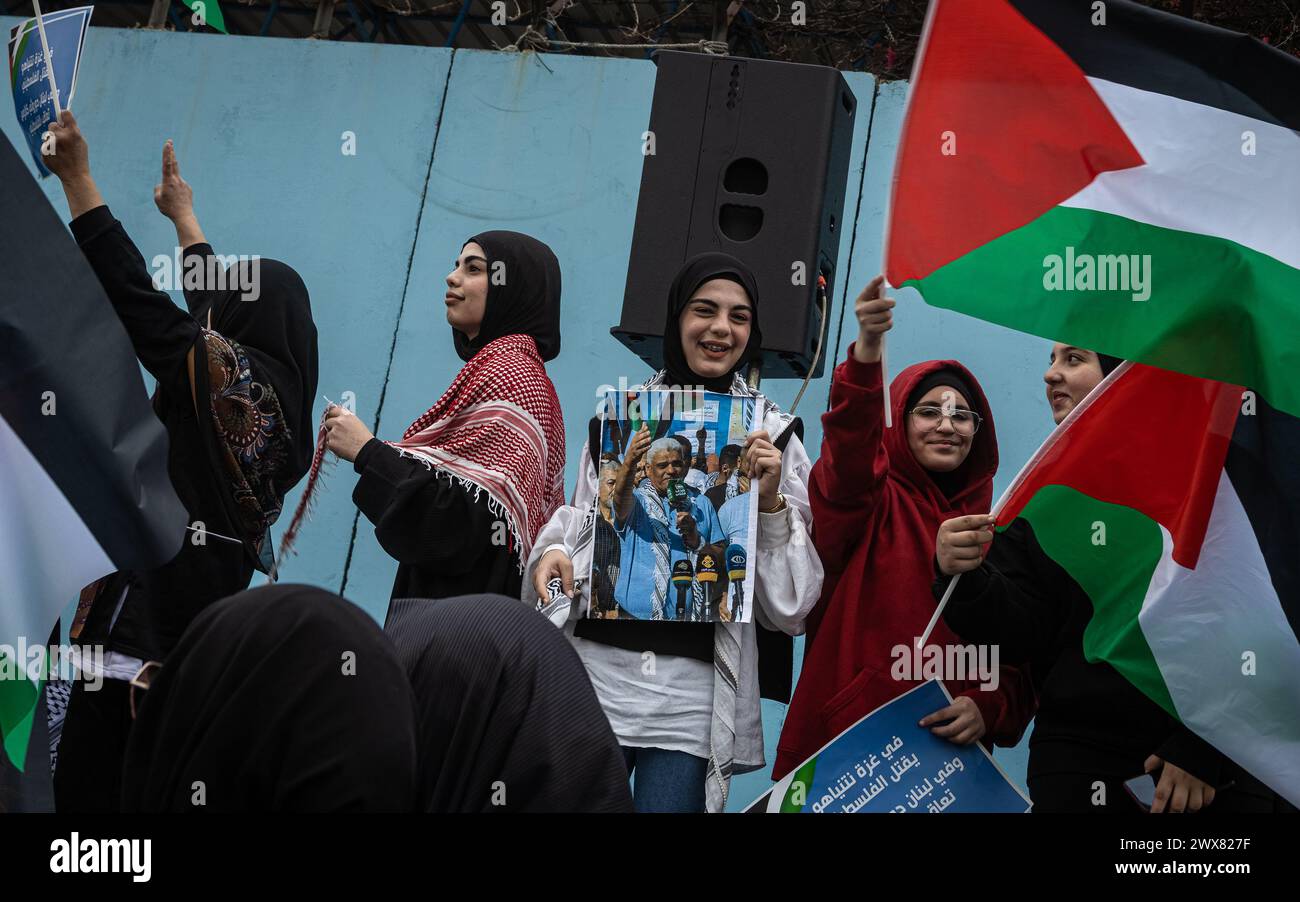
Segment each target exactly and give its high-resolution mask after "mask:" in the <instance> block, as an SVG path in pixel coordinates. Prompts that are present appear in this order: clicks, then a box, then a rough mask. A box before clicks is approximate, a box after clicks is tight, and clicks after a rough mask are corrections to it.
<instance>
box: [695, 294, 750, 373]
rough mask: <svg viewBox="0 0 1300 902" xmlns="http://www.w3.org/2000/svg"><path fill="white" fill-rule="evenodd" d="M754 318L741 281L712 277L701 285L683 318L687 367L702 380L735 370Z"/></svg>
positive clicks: (747, 340) (743, 351) (747, 342)
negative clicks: (738, 282)
mask: <svg viewBox="0 0 1300 902" xmlns="http://www.w3.org/2000/svg"><path fill="white" fill-rule="evenodd" d="M753 321H754V306H753V304H752V303H750V300H749V295H748V294H746V293H745V289H744V288H743V287H741V286H740V285H739V284H737V283H736V282H733V281H731V280H730V279H710V280H709V281H707V282H705V283H703V284H702V285H700V287H699V288H697V289H695V293H694V294H692V295H691V299H690V300H689V301H687V302H686V308H685V309H684V310H683V311H682V315H681V320H680V323H681V338H682V351H683V352H684V353H685V355H686V364H687V366H689V367H690V368H691V371H692V372H694V373H695V374H696V375H697V376H699V377H700V378H702V379H717V378H720V377H722V376H725V375H727V374H728V373H730V372H732V371H733V370H734V369H735V368H736V364H737V363H738V362H739V361H740V357H741V355H742V354H744V353H745V347H746V346H747V345H748V344H749V333H750V330H751V329H752V328H753Z"/></svg>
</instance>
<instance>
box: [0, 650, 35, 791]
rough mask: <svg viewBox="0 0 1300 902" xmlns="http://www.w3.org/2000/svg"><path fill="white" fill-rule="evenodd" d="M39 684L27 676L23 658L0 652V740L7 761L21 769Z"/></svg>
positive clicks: (23, 764)
mask: <svg viewBox="0 0 1300 902" xmlns="http://www.w3.org/2000/svg"><path fill="white" fill-rule="evenodd" d="M39 694H40V686H39V685H37V684H35V683H33V682H32V681H31V680H30V679H28V678H27V675H26V672H25V670H24V669H23V662H21V661H15V660H13V659H12V658H10V657H9V656H8V655H5V654H4V653H2V652H0V744H3V746H4V750H5V754H6V755H7V756H8V757H9V761H10V762H11V763H12V764H13V765H14V767H16V768H18V770H20V771H21V770H22V769H23V767H24V766H25V765H26V763H27V743H28V740H30V739H31V735H32V722H33V719H34V718H35V716H36V699H37V696H38V695H39Z"/></svg>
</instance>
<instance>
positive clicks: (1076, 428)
mask: <svg viewBox="0 0 1300 902" xmlns="http://www.w3.org/2000/svg"><path fill="white" fill-rule="evenodd" d="M1297 447H1300V420H1296V419H1295V418H1294V417H1290V416H1287V415H1285V414H1281V413H1279V412H1277V411H1275V410H1273V409H1272V408H1270V407H1269V406H1268V405H1267V404H1266V403H1264V401H1263V400H1262V399H1260V398H1258V397H1257V396H1256V395H1255V394H1254V393H1253V392H1244V393H1243V391H1242V389H1241V388H1239V387H1236V386H1232V385H1227V384H1225V383H1220V382H1211V381H1208V380H1203V379H1197V378H1194V377H1191V376H1184V375H1181V374H1178V373H1173V372H1169V371H1167V370H1160V369H1155V368H1153V367H1147V366H1140V365H1135V364H1131V363H1125V364H1123V365H1122V366H1120V368H1119V369H1117V370H1116V371H1115V372H1114V373H1112V374H1111V375H1110V377H1109V378H1107V379H1106V380H1105V381H1104V382H1103V383H1102V384H1101V385H1100V386H1098V387H1097V389H1095V390H1094V391H1093V392H1092V394H1091V395H1089V396H1088V398H1087V399H1086V400H1085V401H1084V402H1083V403H1082V404H1080V405H1079V406H1078V407H1077V408H1076V409H1075V410H1073V411H1072V412H1071V413H1070V416H1069V417H1067V418H1066V420H1065V421H1064V422H1063V423H1062V424H1061V425H1060V426H1059V427H1057V429H1056V430H1055V431H1053V433H1052V434H1051V436H1050V437H1049V438H1048V439H1047V441H1046V442H1045V443H1044V444H1043V446H1042V448H1040V449H1039V450H1038V452H1037V453H1036V454H1035V455H1034V457H1033V458H1031V459H1030V461H1029V463H1028V464H1026V466H1025V468H1024V469H1023V470H1022V471H1021V473H1020V474H1019V475H1018V476H1017V477H1016V479H1015V481H1014V482H1013V483H1012V485H1011V487H1010V488H1009V489H1008V490H1007V493H1006V495H1005V496H1004V498H1003V500H1002V501H1001V502H1000V503H999V505H998V506H997V508H995V510H994V513H995V515H996V517H997V522H998V529H999V530H1002V529H1005V528H1006V527H1007V526H1008V525H1009V524H1010V523H1011V522H1012V521H1013V520H1015V519H1016V518H1018V517H1020V518H1024V519H1025V520H1026V521H1028V525H1029V527H1030V528H1031V529H1032V530H1033V532H1034V536H1035V538H1036V539H1037V540H1038V543H1039V545H1040V546H1041V547H1042V549H1043V551H1044V552H1045V553H1046V554H1047V555H1048V556H1049V557H1051V558H1052V559H1053V560H1055V561H1056V562H1057V563H1058V564H1060V565H1061V567H1062V568H1063V569H1064V570H1065V571H1066V573H1067V574H1069V576H1070V577H1072V578H1073V579H1074V580H1075V582H1077V583H1078V585H1079V587H1080V588H1081V589H1082V590H1083V591H1084V592H1085V593H1086V594H1087V595H1088V597H1089V598H1090V599H1091V600H1092V604H1093V609H1094V613H1093V618H1092V620H1091V622H1090V623H1089V625H1088V627H1087V629H1086V631H1085V632H1084V653H1085V655H1086V656H1087V658H1088V660H1090V661H1106V662H1108V663H1110V664H1111V665H1112V666H1113V667H1114V668H1115V669H1116V670H1118V671H1119V672H1120V673H1121V674H1123V675H1124V677H1125V678H1126V679H1128V680H1129V682H1131V683H1132V684H1133V685H1134V686H1136V687H1137V688H1138V689H1140V690H1142V692H1143V693H1145V694H1146V695H1147V696H1148V697H1149V698H1151V699H1152V700H1153V701H1155V702H1156V703H1157V704H1159V705H1160V706H1161V707H1163V708H1164V709H1165V710H1166V711H1168V712H1169V713H1170V714H1172V715H1173V716H1174V717H1177V718H1178V719H1179V720H1181V721H1182V723H1184V724H1185V725H1186V726H1187V727H1188V728H1190V729H1191V730H1192V731H1194V732H1195V733H1197V734H1198V735H1200V736H1201V737H1202V738H1204V739H1205V740H1206V741H1208V742H1209V743H1210V744H1212V745H1214V746H1215V747H1216V748H1217V749H1218V750H1219V751H1221V752H1223V753H1224V754H1225V755H1227V756H1228V757H1230V758H1232V759H1233V760H1234V761H1236V762H1237V763H1238V764H1240V765H1241V766H1242V767H1244V768H1246V770H1248V771H1250V772H1251V773H1252V774H1254V775H1255V776H1256V777H1258V778H1259V779H1260V780H1262V781H1264V782H1265V783H1267V784H1268V785H1269V786H1271V787H1272V788H1273V789H1274V790H1276V791H1277V792H1278V793H1280V794H1281V795H1282V796H1284V797H1285V798H1287V799H1289V800H1290V801H1291V802H1293V803H1295V804H1300V642H1298V641H1297V638H1296V637H1297V634H1298V632H1300V555H1298V554H1297V546H1298V544H1300V542H1298V540H1297V535H1300V532H1298V531H1297V530H1300V465H1298V464H1297V463H1296V450H1295V449H1296V448H1297Z"/></svg>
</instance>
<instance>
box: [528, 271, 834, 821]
mask: <svg viewBox="0 0 1300 902" xmlns="http://www.w3.org/2000/svg"><path fill="white" fill-rule="evenodd" d="M666 308H667V309H666V314H665V326H664V345H663V346H664V369H662V370H660V371H659V372H658V373H656V374H655V375H654V376H653V377H652V378H651V379H650V380H649V381H647V382H646V383H645V386H644V387H645V388H646V389H663V388H669V387H672V386H681V387H703V388H705V389H708V390H709V391H716V392H728V393H731V394H733V395H743V396H754V395H755V392H753V391H751V390H750V389H749V388H748V387H747V385H746V384H745V380H744V379H743V378H742V376H741V374H740V370H741V368H742V367H743V366H744V365H745V364H747V363H749V362H751V361H754V360H757V359H758V356H759V350H760V348H761V346H762V333H761V332H760V331H759V328H758V315H759V306H758V284H757V281H756V280H755V278H754V275H753V273H752V272H751V271H750V269H749V268H748V267H747V266H745V264H744V263H742V262H741V261H739V260H737V259H735V258H734V257H731V256H729V255H727V254H720V253H708V254H701V255H699V256H696V257H693V258H691V259H690V260H687V261H686V262H685V263H684V264H683V265H682V268H681V269H680V270H679V271H678V273H677V275H676V277H675V278H674V279H673V282H672V286H671V288H670V289H669V293H668V303H667V305H666ZM758 397H759V398H760V405H761V406H760V411H759V422H760V423H761V426H760V429H759V430H758V431H756V432H754V433H752V434H751V435H750V436H749V437H748V439H747V440H746V443H745V448H744V452H745V457H746V459H747V461H748V464H749V468H750V475H751V486H752V489H751V490H753V491H756V492H758V496H759V502H758V503H759V511H760V514H759V517H758V535H757V540H756V555H757V561H756V562H755V564H756V566H755V567H754V569H755V571H756V580H755V597H756V600H757V604H756V607H755V621H756V622H755V621H751V622H748V623H743V624H736V623H716V624H707V623H678V622H668V623H663V622H661V623H651V622H638V621H627V620H593V619H587V618H585V614H586V610H587V607H588V605H589V602H590V597H589V592H590V586H589V580H588V579H587V577H588V575H589V574H590V572H591V557H592V552H591V547H592V542H591V540H590V536H591V534H592V529H593V527H594V525H595V518H596V517H597V516H598V513H597V491H596V480H597V473H596V468H595V465H594V463H593V461H594V460H596V459H597V457H598V454H599V447H598V443H599V429H598V428H596V429H593V433H594V434H595V435H596V438H595V442H594V443H593V444H595V445H596V447H595V448H594V451H595V454H593V447H592V446H591V445H589V446H588V447H586V448H585V449H584V451H583V457H582V460H581V462H580V464H579V466H580V469H579V474H580V475H579V478H578V485H577V489H576V491H575V492H574V497H573V501H572V503H571V504H570V505H568V506H566V507H563V508H561V509H560V510H559V511H557V512H556V514H555V516H553V517H552V518H551V520H550V521H549V522H548V523H547V525H546V528H545V529H543V530H542V533H541V535H539V536H538V538H537V542H536V544H535V545H534V547H533V553H532V556H531V558H530V560H529V575H530V580H529V583H528V587H527V588H526V590H525V591H524V596H523V597H524V598H525V600H527V601H533V600H535V599H536V598H537V597H539V596H540V597H546V584H547V582H548V581H549V580H551V579H553V578H555V577H559V578H560V579H562V580H563V584H564V589H565V592H566V594H568V595H569V597H570V598H573V599H575V601H576V602H577V603H576V604H573V605H572V606H571V610H570V615H569V621H568V623H567V624H566V625H565V632H566V633H568V634H569V635H570V636H571V637H572V639H573V643H574V646H575V647H576V648H577V650H578V653H579V655H581V657H582V660H583V663H584V664H586V666H587V671H588V673H589V674H590V676H591V679H592V683H593V685H594V686H595V687H596V694H597V696H598V697H599V698H600V701H601V705H602V707H603V708H604V711H605V714H606V715H607V716H608V718H609V721H610V724H611V726H612V727H613V728H614V733H615V735H616V736H617V737H618V740H619V744H620V745H621V746H622V747H623V753H624V757H625V760H626V761H627V766H628V770H629V771H634V772H635V774H636V780H635V797H636V808H637V810H638V811H704V810H708V811H722V810H723V808H724V807H725V805H726V800H727V792H728V790H729V787H730V781H731V776H732V774H735V773H745V772H747V771H751V770H756V769H758V768H760V767H762V766H763V764H764V760H763V729H762V719H761V716H760V706H759V698H760V695H761V694H763V695H767V696H768V697H772V698H781V697H782V696H784V700H788V699H789V694H788V693H789V680H790V664H789V658H788V657H787V658H784V659H783V660H784V677H783V681H784V685H783V686H781V685H779V684H780V683H781V682H782V678H781V677H779V676H778V677H777V678H776V679H775V680H774V681H773V683H774V684H776V685H774V686H773V687H772V688H771V689H769V688H768V686H769V685H771V684H768V683H767V680H766V677H767V675H768V674H767V673H764V674H763V677H764V680H763V682H764V684H765V685H764V686H763V687H760V670H759V658H758V649H759V641H760V640H759V633H760V627H761V628H765V629H766V630H768V631H769V632H768V635H771V631H780V632H782V633H785V634H787V635H790V636H794V635H799V634H801V633H802V632H803V630H804V618H805V617H806V616H807V614H808V612H809V610H811V608H812V607H813V605H814V604H815V603H816V601H817V596H818V593H819V592H820V591H821V583H822V568H821V564H820V563H819V561H818V559H817V554H816V552H815V551H814V550H813V545H812V541H811V540H810V539H809V535H810V533H811V525H812V515H811V513H810V511H809V507H808V489H807V478H808V473H809V471H810V470H811V467H812V464H811V461H810V460H809V459H808V455H807V453H806V452H805V451H804V448H803V445H802V443H801V442H800V440H799V436H798V433H799V432H800V431H801V426H800V425H799V423H798V421H797V420H795V419H794V418H793V417H790V416H788V415H787V414H784V413H782V412H781V410H780V409H779V408H778V407H777V406H776V405H775V404H773V403H772V402H771V401H769V400H767V399H766V398H762V397H761V396H758ZM687 491H688V492H689V493H691V495H692V497H694V496H695V495H696V494H698V491H697V490H696V489H694V488H688V489H687ZM575 576H576V577H577V580H575ZM772 638H773V639H775V640H780V639H781V638H783V637H780V636H772ZM786 642H787V643H788V640H786ZM779 644H780V643H779V641H778V643H777V645H778V646H779ZM647 651H650V652H653V653H654V655H655V658H654V660H655V666H654V670H653V673H651V674H647V673H645V671H644V669H643V668H644V664H645V658H644V657H643V656H644V654H645V652H647ZM786 653H787V654H788V647H787V648H786ZM768 660H771V658H769V657H768V656H766V655H765V657H764V662H766V661H768ZM772 672H773V673H774V672H775V671H772ZM760 688H762V692H760Z"/></svg>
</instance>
